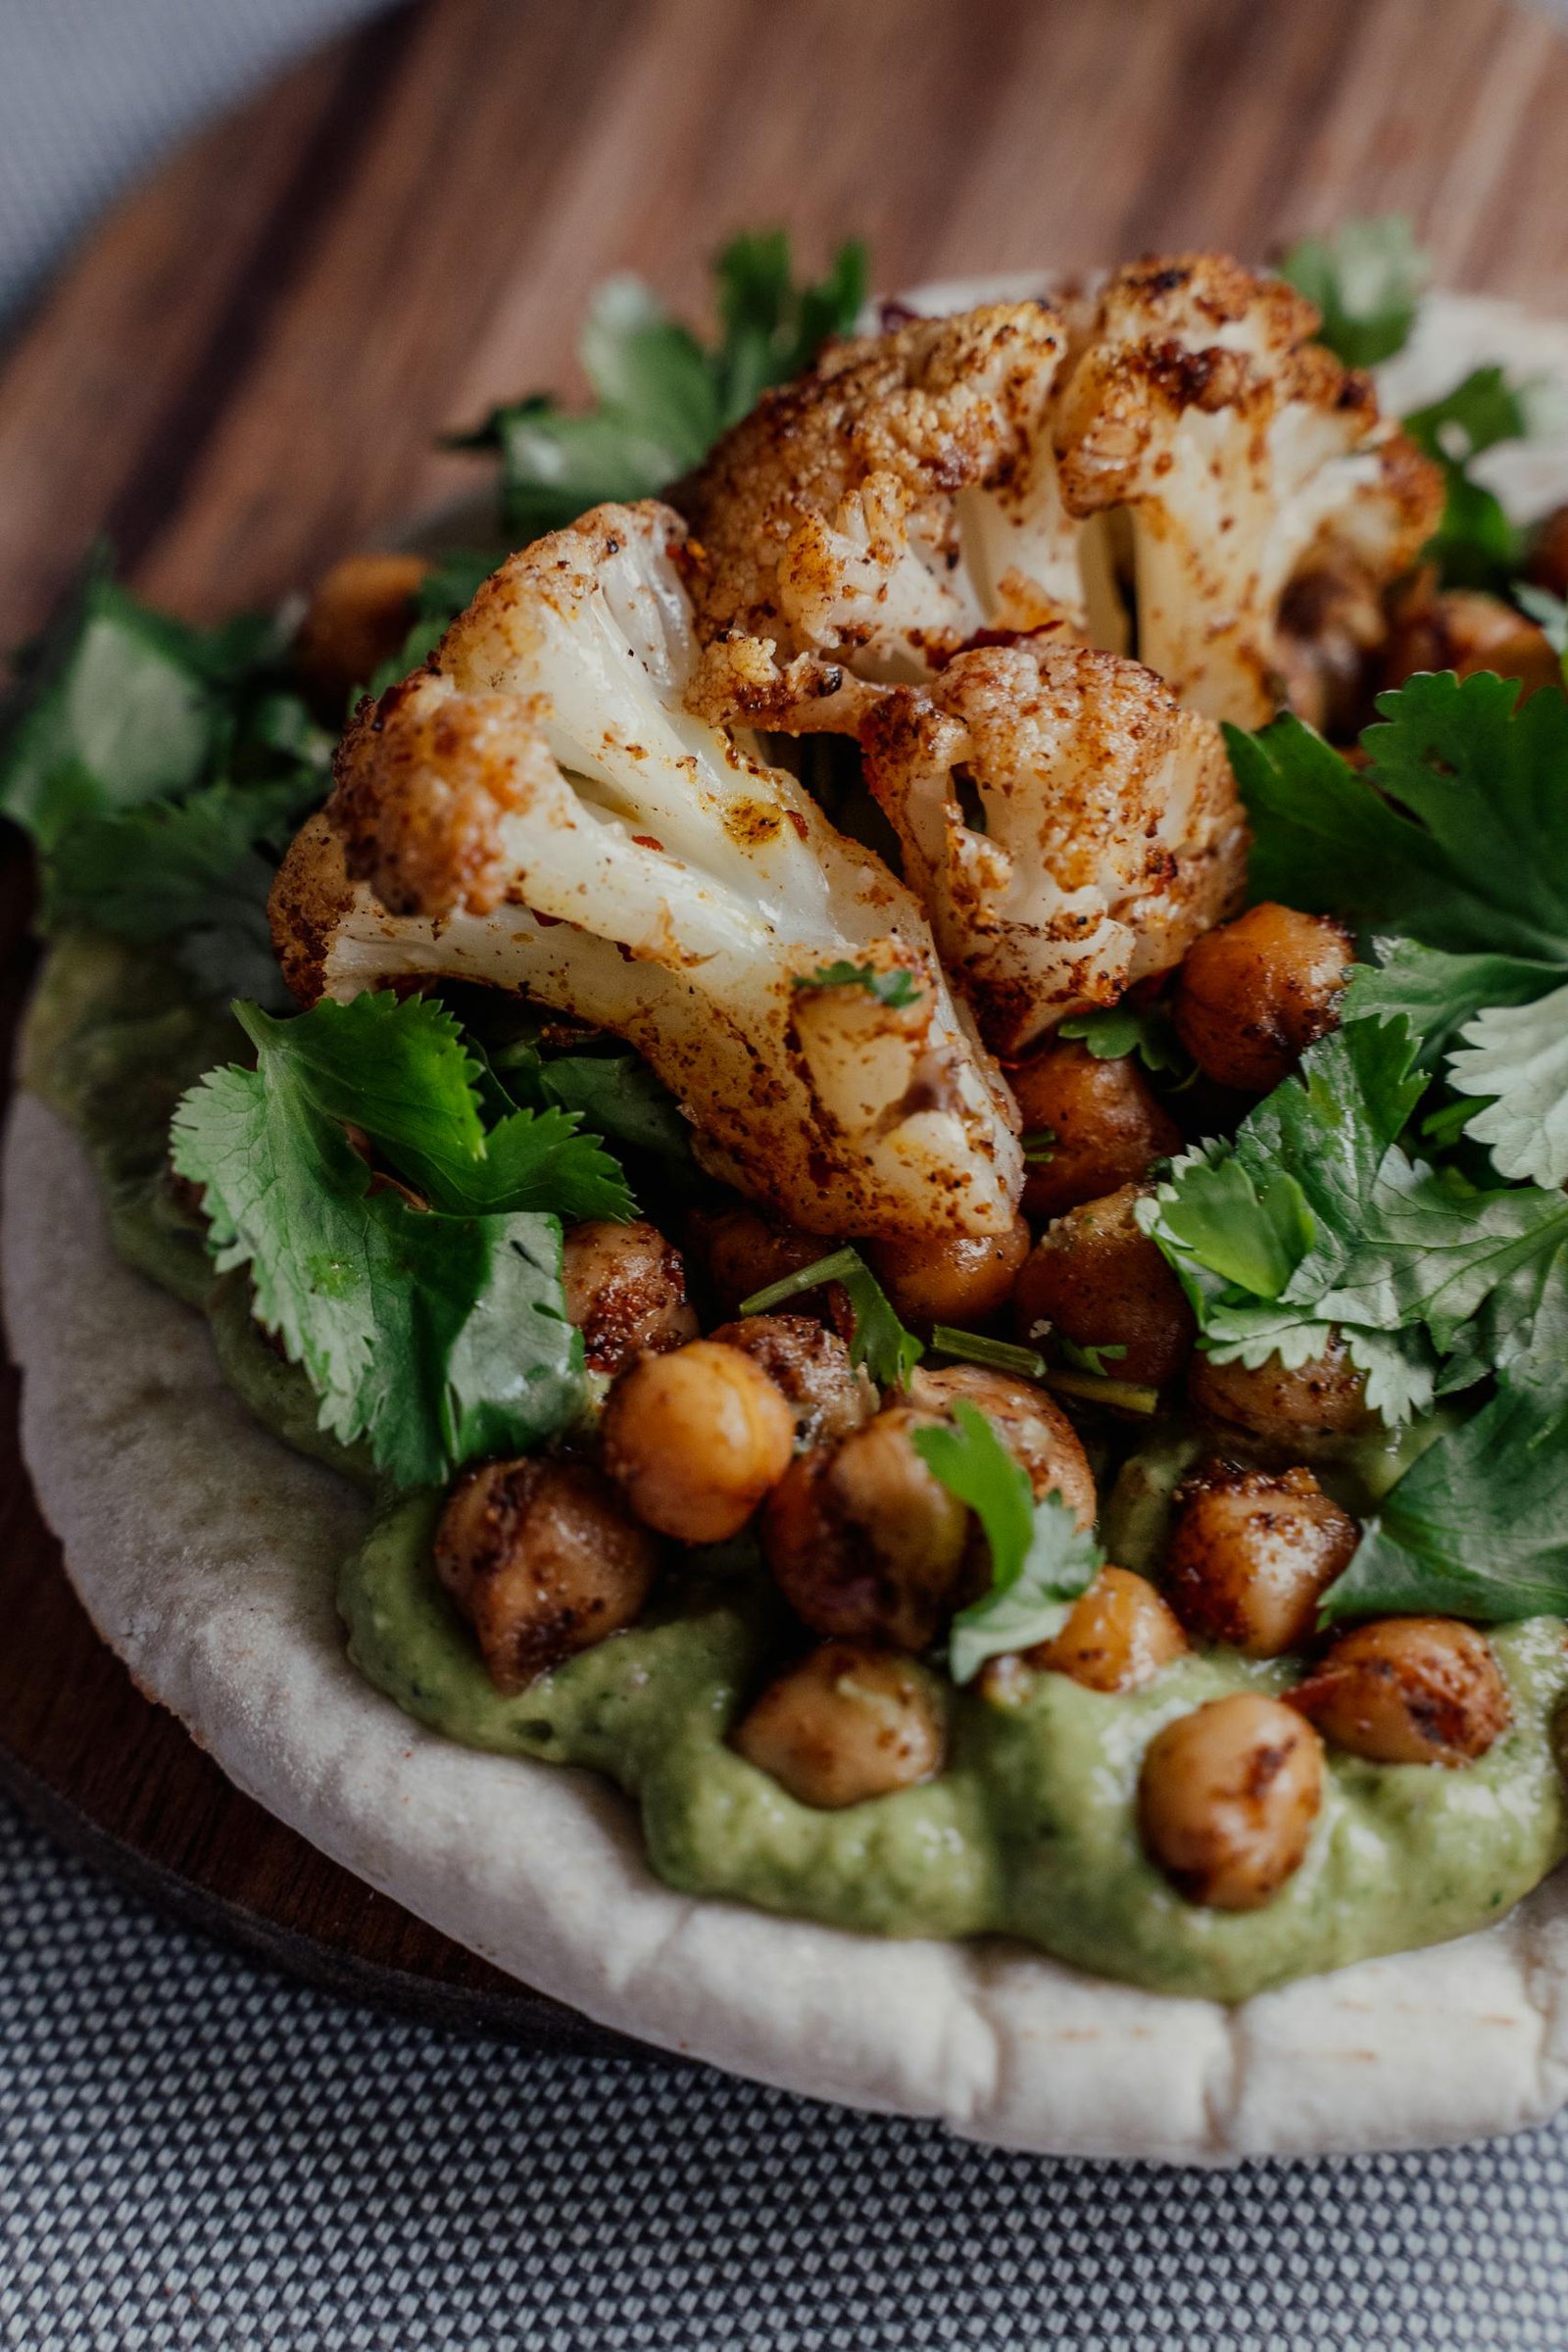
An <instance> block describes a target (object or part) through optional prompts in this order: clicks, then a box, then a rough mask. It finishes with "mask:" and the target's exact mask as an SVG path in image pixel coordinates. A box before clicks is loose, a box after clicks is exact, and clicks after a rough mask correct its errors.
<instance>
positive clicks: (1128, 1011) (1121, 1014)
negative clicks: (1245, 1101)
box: [1056, 998, 1192, 1075]
mask: <svg viewBox="0 0 1568 2352" xmlns="http://www.w3.org/2000/svg"><path fill="white" fill-rule="evenodd" d="M1056 1035H1057V1036H1058V1037H1064V1038H1071V1039H1075V1040H1077V1041H1078V1042H1079V1043H1080V1044H1082V1045H1086V1046H1087V1047H1088V1048H1089V1051H1090V1053H1091V1054H1093V1055H1094V1057H1095V1059H1096V1060H1097V1061H1119V1060H1120V1059H1121V1058H1122V1056H1123V1055H1124V1054H1137V1055H1138V1058H1139V1060H1140V1061H1141V1062H1142V1063H1143V1065H1144V1067H1145V1069H1146V1070H1152V1071H1153V1072H1154V1073H1155V1074H1156V1075H1157V1074H1158V1073H1159V1072H1160V1071H1162V1070H1168V1071H1171V1072H1177V1071H1179V1072H1181V1073H1183V1074H1186V1073H1187V1072H1188V1071H1190V1069H1191V1067H1192V1064H1191V1063H1190V1062H1189V1060H1188V1058H1187V1055H1186V1054H1184V1053H1183V1051H1182V1049H1181V1047H1180V1046H1179V1045H1178V1044H1177V1042H1176V1033H1175V1031H1174V1029H1173V1028H1172V1027H1171V1023H1170V1016H1169V1014H1168V1013H1166V1012H1164V1011H1163V1010H1161V1009H1159V1008H1157V1007H1155V1006H1153V1005H1129V1004H1128V1002H1127V1000H1126V999H1125V998H1123V999H1122V1002H1121V1003H1120V1004H1119V1005H1102V1006H1099V1007H1097V1008H1096V1009H1095V1010H1094V1011H1092V1012H1075V1013H1074V1014H1073V1015H1072V1016H1071V1018H1070V1019H1069V1020H1065V1021H1063V1022H1062V1023H1061V1025H1060V1027H1059V1028H1058V1030H1057V1031H1056Z"/></svg>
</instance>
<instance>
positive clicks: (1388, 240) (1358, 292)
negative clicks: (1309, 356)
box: [1279, 213, 1427, 368]
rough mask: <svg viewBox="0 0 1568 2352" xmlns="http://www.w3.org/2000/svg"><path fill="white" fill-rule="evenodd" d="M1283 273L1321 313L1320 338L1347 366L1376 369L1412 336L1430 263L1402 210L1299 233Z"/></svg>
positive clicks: (1288, 255)
mask: <svg viewBox="0 0 1568 2352" xmlns="http://www.w3.org/2000/svg"><path fill="white" fill-rule="evenodd" d="M1279 269H1280V275H1281V276H1282V277H1284V278H1288V279H1289V280H1290V283H1291V284H1292V285H1293V286H1294V287H1295V288H1296V290H1297V292H1298V293H1299V294H1304V295H1305V296H1306V298H1307V300H1308V302H1312V303H1315V304H1316V305H1317V308H1318V309H1319V311H1321V313H1322V314H1323V324H1322V326H1321V327H1320V328H1319V330H1318V339H1319V341H1320V342H1323V343H1326V344H1327V345H1328V347H1329V349H1330V350H1331V351H1333V352H1335V353H1336V354H1337V355H1338V357H1339V358H1340V359H1342V360H1344V362H1345V363H1346V365H1347V367H1349V368H1375V367H1377V365H1378V364H1379V362H1380V361H1382V360H1389V359H1392V358H1393V357H1394V354H1395V353H1396V352H1397V351H1402V350H1403V348H1404V346H1405V344H1406V342H1407V341H1408V340H1409V336H1410V329H1411V327H1412V326H1413V325H1414V324H1415V319H1416V312H1417V310H1418V308H1419V307H1420V301H1421V290H1422V288H1423V286H1424V285H1425V284H1426V279H1427V264H1426V258H1425V256H1424V255H1423V254H1422V252H1421V249H1420V247H1419V246H1418V245H1417V244H1416V241H1415V237H1414V234H1413V233H1412V230H1411V227H1410V223H1409V221H1407V220H1406V219H1405V218H1404V216H1403V215H1402V214H1401V213H1389V214H1386V215H1384V216H1383V218H1381V219H1379V220H1370V221H1345V222H1344V223H1343V225H1342V226H1341V227H1339V228H1337V229H1333V230H1331V231H1330V233H1329V234H1328V235H1327V236H1321V237H1301V238H1299V240H1298V242H1297V243H1296V244H1294V245H1293V246H1292V247H1291V248H1290V250H1289V251H1288V252H1287V253H1286V254H1285V256H1284V258H1283V259H1282V261H1281V263H1280V266H1279Z"/></svg>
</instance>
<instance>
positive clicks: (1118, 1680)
mask: <svg viewBox="0 0 1568 2352" xmlns="http://www.w3.org/2000/svg"><path fill="white" fill-rule="evenodd" d="M1186 1647H1187V1642H1186V1637H1185V1636H1184V1635H1183V1633H1182V1629H1181V1627H1180V1626H1179V1625H1178V1624H1177V1622H1176V1619H1175V1617H1174V1616H1173V1615H1172V1613H1171V1611H1170V1610H1169V1609H1168V1608H1167V1607H1166V1605H1165V1603H1164V1601H1163V1600H1161V1598H1160V1596H1159V1594H1158V1593H1156V1592H1155V1590H1154V1588H1153V1586H1152V1584H1151V1583H1150V1582H1149V1580H1148V1578H1147V1577H1142V1576H1133V1575H1132V1574H1131V1573H1130V1572H1129V1571H1128V1570H1127V1569H1125V1568H1102V1570H1101V1571H1100V1574H1099V1575H1098V1576H1097V1577H1096V1579H1095V1581H1094V1583H1093V1584H1092V1585H1091V1586H1090V1588H1089V1590H1088V1592H1087V1593H1084V1594H1083V1595H1082V1597H1081V1598H1080V1599H1078V1600H1075V1601H1074V1602H1073V1605H1072V1609H1071V1611H1070V1613H1069V1615H1068V1618H1067V1622H1066V1624H1065V1625H1064V1626H1063V1627H1062V1629H1061V1631H1060V1633H1059V1634H1057V1635H1056V1636H1055V1637H1054V1640H1052V1641H1050V1642H1037V1643H1036V1645H1035V1647H1034V1648H1033V1649H1026V1650H1025V1651H1024V1653H1023V1655H1024V1659H1025V1662H1026V1664H1028V1665H1030V1666H1043V1667H1046V1668H1048V1669H1049V1670H1050V1672H1051V1673H1053V1674H1065V1675H1069V1676H1070V1677H1071V1678H1072V1680H1073V1681H1074V1682H1075V1683H1082V1684H1084V1685H1085V1687H1086V1688H1087V1689H1088V1690H1090V1691H1141V1690H1142V1689H1143V1687H1144V1685H1145V1684H1146V1683H1152V1681H1153V1679H1154V1677H1155V1675H1156V1674H1158V1673H1159V1672H1160V1671H1161V1669H1162V1668H1164V1667H1166V1666H1168V1665H1169V1664H1170V1663H1171V1661H1172V1659H1173V1658H1179V1657H1181V1656H1182V1654H1183V1652H1184V1651H1185V1650H1186Z"/></svg>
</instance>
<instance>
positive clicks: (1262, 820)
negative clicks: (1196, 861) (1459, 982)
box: [1226, 670, 1568, 970]
mask: <svg viewBox="0 0 1568 2352" xmlns="http://www.w3.org/2000/svg"><path fill="white" fill-rule="evenodd" d="M1378 710H1379V711H1380V712H1381V713H1382V723H1381V724H1379V725H1375V726H1371V727H1369V728H1368V729H1367V730H1366V733H1365V734H1364V735H1363V736H1362V738H1361V743H1362V748H1363V750H1364V752H1365V753H1366V754H1367V756H1368V761H1369V764H1368V766H1367V767H1366V768H1365V769H1363V770H1360V771H1358V770H1356V769H1355V768H1353V767H1351V765H1350V764H1349V762H1348V760H1344V759H1342V758H1341V757H1340V755H1339V754H1338V753H1337V752H1335V751H1332V750H1331V749H1330V748H1329V746H1328V745H1327V744H1326V743H1324V741H1323V740H1322V738H1321V737H1320V736H1318V735H1315V734H1314V733H1313V732H1312V730H1311V729H1310V728H1309V727H1306V726H1303V725H1302V724H1301V722H1300V720H1299V719H1297V718H1293V717H1289V716H1287V717H1283V718H1278V719H1275V720H1273V721H1272V722H1271V723H1270V725H1268V726H1266V727H1264V728H1263V729H1262V730H1261V731H1260V732H1259V733H1258V734H1256V735H1246V734H1243V733H1241V732H1240V730H1238V729H1236V728H1227V730H1226V740H1227V743H1228V745H1229V748H1230V754H1231V762H1232V765H1233V767H1234V768H1235V771H1236V779H1237V783H1238V785H1239V787H1240V789H1241V793H1242V798H1243V799H1244V801H1245V802H1246V804H1247V807H1248V811H1249V814H1250V817H1251V820H1252V825H1253V830H1254V835H1255V847H1254V851H1253V859H1252V869H1251V880H1252V889H1253V892H1254V894H1255V895H1256V896H1257V897H1260V898H1270V897H1277V898H1283V899H1285V900H1286V901H1287V902H1288V903H1289V904H1290V905H1291V906H1293V907H1305V908H1307V909H1308V910H1310V911H1312V912H1314V913H1338V914H1346V915H1349V916H1353V917H1357V918H1360V919H1362V920H1364V921H1367V922H1371V923H1381V924H1385V925H1388V926H1390V927H1392V928H1394V929H1396V930H1398V931H1405V932H1408V933H1409V934H1410V935H1411V936H1412V937H1414V938H1417V939H1420V940H1421V941H1423V942H1424V943H1425V944H1426V945H1427V946H1428V947H1434V948H1443V949H1446V951H1448V952H1449V953H1450V954H1454V955H1504V956H1515V957H1519V958H1521V959H1524V960H1527V961H1532V960H1533V961H1540V962H1548V963H1553V964H1558V965H1561V966H1563V967H1564V969H1565V970H1568V702H1565V700H1564V698H1563V697H1562V696H1561V695H1558V694H1537V695H1532V696H1531V697H1530V699H1529V700H1528V701H1527V702H1524V703H1520V701H1519V687H1518V684H1517V682H1516V681H1514V680H1512V679H1507V678H1499V677H1495V676H1494V675H1493V674H1492V673H1491V672H1490V671H1485V670H1483V671H1480V672H1478V673H1477V674H1476V675H1475V676H1473V677H1468V678H1464V679H1460V678H1456V677H1455V676H1454V675H1453V673H1452V672H1451V671H1442V672H1436V673H1423V674H1421V675H1419V676H1416V677H1413V678H1411V679H1410V680H1409V681H1408V682H1407V683H1406V684H1405V685H1403V686H1401V687H1399V688H1397V690H1396V691H1395V692H1393V693H1390V694H1383V695H1380V696H1379V697H1378Z"/></svg>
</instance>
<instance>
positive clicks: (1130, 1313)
mask: <svg viewBox="0 0 1568 2352" xmlns="http://www.w3.org/2000/svg"><path fill="white" fill-rule="evenodd" d="M1141 1198H1142V1195H1141V1193H1140V1190H1139V1188H1138V1186H1137V1185H1135V1184H1126V1185H1123V1186H1122V1188H1121V1190H1120V1192H1117V1193H1109V1194H1107V1195H1106V1197H1105V1198H1104V1200H1103V1201H1085V1202H1084V1203H1083V1204H1082V1206H1081V1207H1078V1208H1071V1209H1069V1210H1068V1211H1067V1214H1066V1215H1065V1216H1064V1217H1058V1218H1057V1219H1056V1222H1055V1223H1054V1225H1053V1226H1051V1227H1050V1229H1049V1230H1048V1231H1047V1232H1046V1233H1044V1234H1043V1235H1042V1236H1041V1238H1040V1240H1039V1241H1038V1242H1037V1243H1036V1245H1035V1247H1034V1250H1032V1251H1031V1253H1030V1255H1029V1256H1028V1258H1027V1259H1026V1260H1025V1262H1024V1266H1023V1270H1022V1272H1021V1273H1020V1274H1019V1276H1018V1279H1017V1282H1016V1283H1015V1284H1014V1285H1013V1293H1012V1311H1013V1316H1014V1319H1015V1320H1016V1323H1017V1326H1018V1334H1019V1337H1020V1338H1021V1339H1023V1340H1025V1341H1026V1342H1028V1344H1029V1345H1030V1346H1032V1347H1033V1346H1038V1344H1039V1342H1040V1341H1041V1340H1042V1339H1043V1338H1044V1337H1045V1336H1046V1334H1047V1332H1048V1331H1050V1330H1055V1331H1059V1332H1060V1333H1061V1335H1062V1337H1063V1338H1064V1339H1067V1340H1071V1341H1072V1342H1073V1344H1074V1346H1075V1347H1079V1348H1120V1349H1122V1350H1123V1352H1122V1353H1121V1354H1120V1355H1119V1356H1115V1357H1113V1358H1111V1359H1110V1360H1109V1361H1108V1363H1107V1365H1106V1369H1107V1370H1108V1371H1110V1372H1111V1373H1113V1374H1114V1376H1115V1378H1116V1379H1118V1380H1128V1381H1136V1382H1139V1383H1142V1384H1144V1385H1145V1386H1147V1387H1149V1388H1154V1389H1157V1388H1160V1387H1162V1386H1163V1384H1164V1383H1165V1382H1166V1381H1167V1380H1171V1379H1174V1377H1175V1375H1176V1374H1177V1373H1178V1372H1179V1371H1180V1370H1181V1368H1182V1366H1183V1364H1184V1363H1185V1362H1186V1361H1187V1358H1188V1355H1189V1354H1190V1353H1191V1350H1192V1345H1193V1337H1194V1333H1195V1331H1196V1329H1197V1325H1196V1324H1195V1322H1194V1319H1193V1310H1192V1308H1191V1307H1190V1306H1189V1305H1188V1303H1187V1299H1186V1295H1185V1293H1184V1292H1183V1290H1182V1286H1181V1284H1180V1283H1179V1282H1178V1281H1177V1279H1176V1277H1175V1275H1174V1274H1173V1273H1172V1272H1171V1270H1170V1268H1169V1266H1168V1265H1167V1264H1166V1263H1165V1260H1164V1258H1163V1257H1162V1256H1161V1254H1160V1252H1159V1250H1158V1249H1157V1248H1156V1247H1155V1245H1154V1244H1153V1243H1152V1241H1151V1240H1150V1238H1149V1236H1148V1234H1146V1233H1143V1232H1141V1231H1140V1230H1139V1225H1138V1219H1137V1215H1136V1213H1135V1212H1136V1210H1137V1206H1138V1202H1139V1201H1140V1199H1141Z"/></svg>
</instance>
